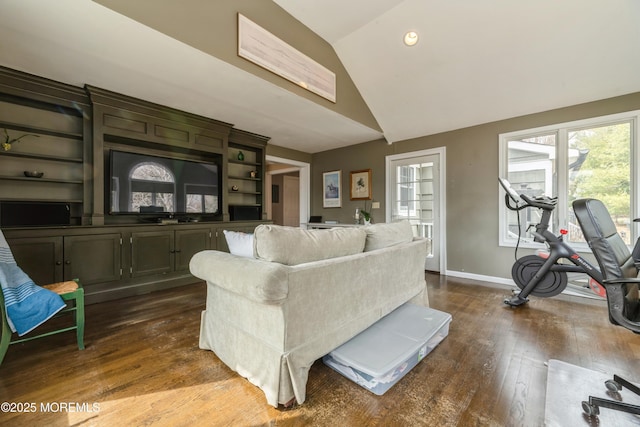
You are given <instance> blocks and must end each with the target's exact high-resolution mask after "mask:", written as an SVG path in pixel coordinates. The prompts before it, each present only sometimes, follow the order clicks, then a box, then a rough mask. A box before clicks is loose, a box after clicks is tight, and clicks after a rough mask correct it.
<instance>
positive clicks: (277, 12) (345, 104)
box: [94, 0, 381, 131]
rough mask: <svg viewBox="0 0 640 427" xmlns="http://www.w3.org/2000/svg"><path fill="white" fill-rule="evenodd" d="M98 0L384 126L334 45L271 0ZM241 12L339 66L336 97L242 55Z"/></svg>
mask: <svg viewBox="0 0 640 427" xmlns="http://www.w3.org/2000/svg"><path fill="white" fill-rule="evenodd" d="M94 1H95V2H96V3H99V4H101V5H103V6H105V7H108V8H110V9H112V10H114V11H116V12H118V13H120V14H122V15H125V16H128V17H130V18H131V19H134V20H136V21H138V22H140V23H142V24H144V25H147V26H149V27H151V28H153V29H156V30H158V31H160V32H162V33H164V34H167V35H169V36H171V37H173V38H175V39H176V40H180V41H181V42H183V43H186V44H188V45H190V46H193V47H195V48H197V49H199V50H201V51H202V52H205V53H208V54H210V55H213V56H215V57H217V58H218V59H221V60H223V61H225V62H228V63H229V64H232V65H234V66H236V67H238V68H239V69H242V70H245V71H247V72H249V73H252V74H254V75H256V76H258V77H260V78H262V79H264V80H266V81H268V82H271V83H273V84H275V85H277V86H280V87H282V88H284V89H287V90H289V91H291V92H293V93H295V94H296V95H298V96H300V97H303V98H306V99H309V100H310V101H312V102H315V103H317V104H320V105H322V106H324V107H325V108H328V109H330V110H333V111H335V112H337V113H339V114H342V115H343V116H346V117H349V118H351V119H353V120H355V121H357V122H359V123H362V124H363V125H365V126H368V127H370V128H372V129H376V130H378V131H380V130H381V129H380V126H379V125H378V122H377V121H376V119H375V118H374V117H373V114H371V111H370V110H369V107H368V106H367V104H366V103H365V102H364V100H363V99H362V96H360V92H358V90H357V89H356V86H355V85H354V83H353V81H352V80H351V77H350V76H349V74H347V71H346V70H345V68H344V66H343V65H342V62H340V59H339V58H338V55H336V53H335V51H334V50H333V47H331V45H330V44H329V43H327V42H326V41H324V40H323V39H322V38H320V37H319V36H318V35H317V34H316V33H314V32H313V31H311V30H310V29H309V28H307V27H305V26H304V25H302V23H300V21H298V20H296V19H295V18H293V17H292V16H291V15H289V14H288V13H287V12H286V11H285V10H284V9H282V8H281V7H280V6H278V5H277V4H276V3H274V2H272V1H270V0H189V1H175V0H135V1H131V0H94ZM238 13H241V14H242V15H244V16H246V17H247V18H249V19H250V20H252V21H253V22H255V23H256V24H258V25H260V26H261V27H262V28H264V29H266V30H267V31H269V32H270V33H272V34H273V35H275V36H276V37H278V38H280V39H281V40H283V41H285V42H286V43H288V44H289V45H291V46H293V47H294V48H295V49H297V50H299V51H300V52H302V53H304V54H305V55H307V56H309V57H310V58H313V59H314V60H315V61H317V62H319V63H320V64H322V65H323V66H325V67H326V68H328V69H329V70H331V71H333V72H334V73H335V74H336V93H337V100H336V102H335V103H333V102H331V101H329V100H327V99H324V98H322V97H320V96H318V95H315V94H313V93H311V92H309V91H308V90H305V89H303V88H301V87H300V86H298V85H296V84H294V83H291V82H289V81H288V80H286V79H284V78H282V77H280V76H277V75H275V74H274V73H272V72H270V71H267V70H266V69H264V68H262V67H260V66H258V65H256V64H254V63H252V62H249V61H247V60H246V59H243V58H241V57H239V56H238V18H237V15H238ZM212 78H215V76H212Z"/></svg>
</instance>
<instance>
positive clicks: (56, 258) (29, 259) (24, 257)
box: [7, 236, 63, 286]
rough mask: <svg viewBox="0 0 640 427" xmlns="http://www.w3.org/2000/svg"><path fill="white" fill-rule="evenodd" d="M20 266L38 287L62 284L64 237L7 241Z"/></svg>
mask: <svg viewBox="0 0 640 427" xmlns="http://www.w3.org/2000/svg"><path fill="white" fill-rule="evenodd" d="M7 243H9V247H10V248H11V252H12V253H13V257H14V258H15V260H16V262H17V263H18V266H19V267H20V268H21V269H22V270H23V271H24V272H25V273H27V274H28V275H29V277H31V280H33V281H34V282H35V283H36V284H37V285H40V286H42V285H48V284H50V283H56V282H61V281H62V278H63V274H62V273H63V270H62V259H63V258H62V248H63V246H62V236H54V237H24V238H17V239H7Z"/></svg>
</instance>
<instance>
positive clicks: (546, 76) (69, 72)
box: [0, 0, 640, 153]
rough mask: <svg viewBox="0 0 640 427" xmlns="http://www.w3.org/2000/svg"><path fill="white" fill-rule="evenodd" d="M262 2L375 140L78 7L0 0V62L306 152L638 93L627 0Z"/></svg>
mask: <svg viewBox="0 0 640 427" xmlns="http://www.w3.org/2000/svg"><path fill="white" fill-rule="evenodd" d="M274 1H275V2H276V3H277V4H278V5H280V6H281V7H282V8H284V9H285V10H287V11H288V12H289V13H290V14H291V15H293V16H294V17H296V18H297V19H298V20H300V21H301V22H303V23H304V24H305V25H307V26H308V27H309V28H311V29H312V30H313V31H315V32H316V33H317V34H319V35H320V36H321V37H323V38H324V39H325V40H327V41H328V42H329V43H331V44H332V45H333V46H334V49H335V50H336V53H337V54H338V56H339V58H340V59H341V61H342V62H343V64H344V65H345V68H346V69H347V71H348V72H349V74H350V75H351V77H352V79H353V81H354V82H355V84H356V86H357V87H358V89H359V90H360V92H361V94H362V96H363V98H364V100H365V102H366V103H367V105H368V106H369V108H370V109H371V111H372V113H373V115H374V116H375V118H376V120H377V121H378V123H379V125H380V126H381V128H382V129H383V131H384V135H383V134H381V133H379V132H378V131H376V130H374V129H371V128H368V127H366V126H364V125H362V124H360V123H357V122H355V121H354V120H352V119H350V118H347V117H344V116H341V115H339V114H337V113H335V112H333V111H330V110H328V109H326V108H324V107H322V106H320V105H318V104H315V103H314V102H312V101H309V100H306V99H302V98H300V97H298V96H296V95H294V94H292V93H291V92H289V91H287V90H285V89H282V88H279V87H277V86H274V85H273V84H271V83H268V82H265V81H264V80H262V79H260V78H258V77H256V76H254V75H252V74H249V73H247V72H244V71H242V70H239V69H237V68H235V67H233V66H231V65H229V64H228V63H226V62H224V61H220V60H218V59H217V58H214V57H211V56H209V55H207V54H204V53H203V52H201V51H199V50H197V49H194V48H192V47H190V46H187V45H185V44H184V43H181V42H179V41H176V40H174V39H172V38H170V37H168V36H166V35H164V34H161V33H159V32H157V31H155V30H152V29H150V28H148V27H145V26H143V25H141V24H139V23H137V22H135V21H133V20H131V19H129V18H127V17H124V16H122V15H119V14H117V13H115V12H113V11H111V10H109V9H106V8H104V7H102V6H100V5H98V4H96V3H93V2H92V1H90V0H56V1H55V2H54V1H43V0H20V1H18V0H0V16H1V17H2V26H0V65H4V66H6V67H10V68H15V69H18V70H22V71H26V72H29V73H33V74H36V75H40V76H44V77H48V78H51V79H54V80H57V81H62V82H65V83H69V84H73V85H76V86H82V85H84V84H85V83H86V84H90V85H94V86H97V87H101V88H104V89H109V90H112V91H115V92H120V93H125V94H127V95H131V96H134V97H138V98H141V99H145V100H148V101H152V102H156V103H160V104H164V105H168V106H171V107H174V108H178V109H182V110H185V111H189V112H192V113H195V114H200V115H204V116H207V117H212V118H215V119H218V120H221V121H225V122H229V123H233V124H235V125H236V127H237V128H239V129H243V130H248V131H251V132H255V133H259V134H262V135H267V136H270V137H271V138H272V139H271V143H273V144H275V145H279V146H283V147H287V148H293V149H297V150H301V151H305V152H309V153H314V152H319V151H324V150H328V149H332V148H337V147H340V146H346V145H351V144H356V143H360V142H366V141H370V140H374V139H378V138H381V137H383V136H384V137H385V138H386V139H387V140H388V141H389V142H396V141H400V140H404V139H408V138H413V137H418V136H424V135H430V134H434V133H439V132H443V131H448V130H453V129H458V128H462V127H467V126H472V125H476V124H481V123H486V122H491V121H495V120H500V119H505V118H509V117H515V116H519V115H524V114H530V113H535V112H539V111H545V110H550V109H553V108H559V107H564V106H568V105H574V104H578V103H582V102H588V101H592V100H597V99H603V98H609V97H613V96H617V95H622V94H626V93H632V92H638V91H640V78H639V77H638V76H640V25H638V22H639V21H640V1H638V0H607V1H603V0H563V1H561V2H559V1H557V0H537V1H526V0H485V1H479V0H475V1H472V0H447V1H442V0H440V1H436V0H404V1H402V0H348V1H344V0H306V1H299V0H274ZM407 30H414V31H417V32H418V33H419V35H420V41H419V42H418V44H417V45H416V46H414V47H410V48H409V47H405V46H404V45H403V44H402V36H403V34H404V33H405V32H406V31H407ZM123 47H126V48H123ZM167 57H172V58H173V60H172V61H171V62H167V61H166V59H165V58H167ZM184 64H189V66H188V67H185V66H184ZM212 75H215V76H218V77H219V76H222V77H221V78H216V79H212V78H211V76H212Z"/></svg>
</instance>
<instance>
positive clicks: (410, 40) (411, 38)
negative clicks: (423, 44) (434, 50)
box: [404, 31, 418, 46]
mask: <svg viewBox="0 0 640 427" xmlns="http://www.w3.org/2000/svg"><path fill="white" fill-rule="evenodd" d="M416 43H418V33H416V32H415V31H409V32H407V34H405V35H404V44H406V45H407V46H413V45H414V44H416Z"/></svg>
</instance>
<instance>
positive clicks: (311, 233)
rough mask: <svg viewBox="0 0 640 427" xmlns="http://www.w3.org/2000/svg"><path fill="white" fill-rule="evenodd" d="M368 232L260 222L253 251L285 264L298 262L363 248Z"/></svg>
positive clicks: (269, 259)
mask: <svg viewBox="0 0 640 427" xmlns="http://www.w3.org/2000/svg"><path fill="white" fill-rule="evenodd" d="M366 237H367V234H366V233H365V231H364V230H362V229H361V228H332V229H329V230H304V229H302V228H296V227H284V226H279V225H272V224H261V225H259V226H258V227H256V229H255V233H254V255H255V256H256V258H258V259H262V260H265V261H271V262H277V263H280V264H284V265H298V264H303V263H307V262H312V261H320V260H323V259H329V258H337V257H342V256H347V255H353V254H357V253H360V252H362V251H363V249H364V244H365V240H366Z"/></svg>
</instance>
